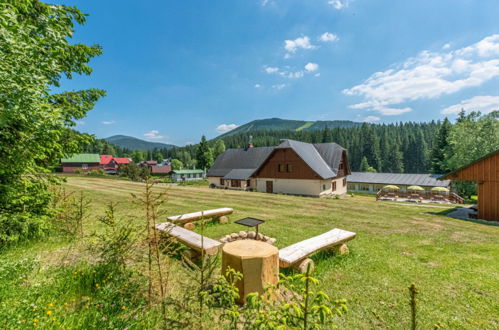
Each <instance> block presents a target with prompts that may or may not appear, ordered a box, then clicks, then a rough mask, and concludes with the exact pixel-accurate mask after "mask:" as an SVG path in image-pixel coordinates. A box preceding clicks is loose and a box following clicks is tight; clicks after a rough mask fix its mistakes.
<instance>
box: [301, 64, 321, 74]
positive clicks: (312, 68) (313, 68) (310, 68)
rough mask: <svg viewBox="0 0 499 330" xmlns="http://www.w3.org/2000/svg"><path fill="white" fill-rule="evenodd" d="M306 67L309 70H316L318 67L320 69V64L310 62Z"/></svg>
mask: <svg viewBox="0 0 499 330" xmlns="http://www.w3.org/2000/svg"><path fill="white" fill-rule="evenodd" d="M304 68H305V70H306V71H307V72H314V71H317V69H319V64H317V63H312V62H308V63H307V64H306V65H305V67H304Z"/></svg>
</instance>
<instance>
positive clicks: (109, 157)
mask: <svg viewBox="0 0 499 330" xmlns="http://www.w3.org/2000/svg"><path fill="white" fill-rule="evenodd" d="M112 160H113V155H100V164H101V165H107V164H109V163H110V162H111V161H112Z"/></svg>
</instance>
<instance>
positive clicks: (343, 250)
mask: <svg viewBox="0 0 499 330" xmlns="http://www.w3.org/2000/svg"><path fill="white" fill-rule="evenodd" d="M333 251H334V253H335V254H338V255H343V254H347V253H348V246H347V245H346V244H341V245H338V246H335V247H333Z"/></svg>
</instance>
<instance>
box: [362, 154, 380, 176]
mask: <svg viewBox="0 0 499 330" xmlns="http://www.w3.org/2000/svg"><path fill="white" fill-rule="evenodd" d="M360 171H361V172H371V173H376V172H377V171H376V169H375V168H374V167H372V166H370V165H369V162H368V161H367V157H365V156H364V157H362V160H361V161H360Z"/></svg>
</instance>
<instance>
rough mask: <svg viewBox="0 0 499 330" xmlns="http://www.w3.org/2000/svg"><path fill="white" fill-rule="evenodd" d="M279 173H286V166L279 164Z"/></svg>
mask: <svg viewBox="0 0 499 330" xmlns="http://www.w3.org/2000/svg"><path fill="white" fill-rule="evenodd" d="M278 171H279V172H281V173H283V172H286V164H279V167H278Z"/></svg>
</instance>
